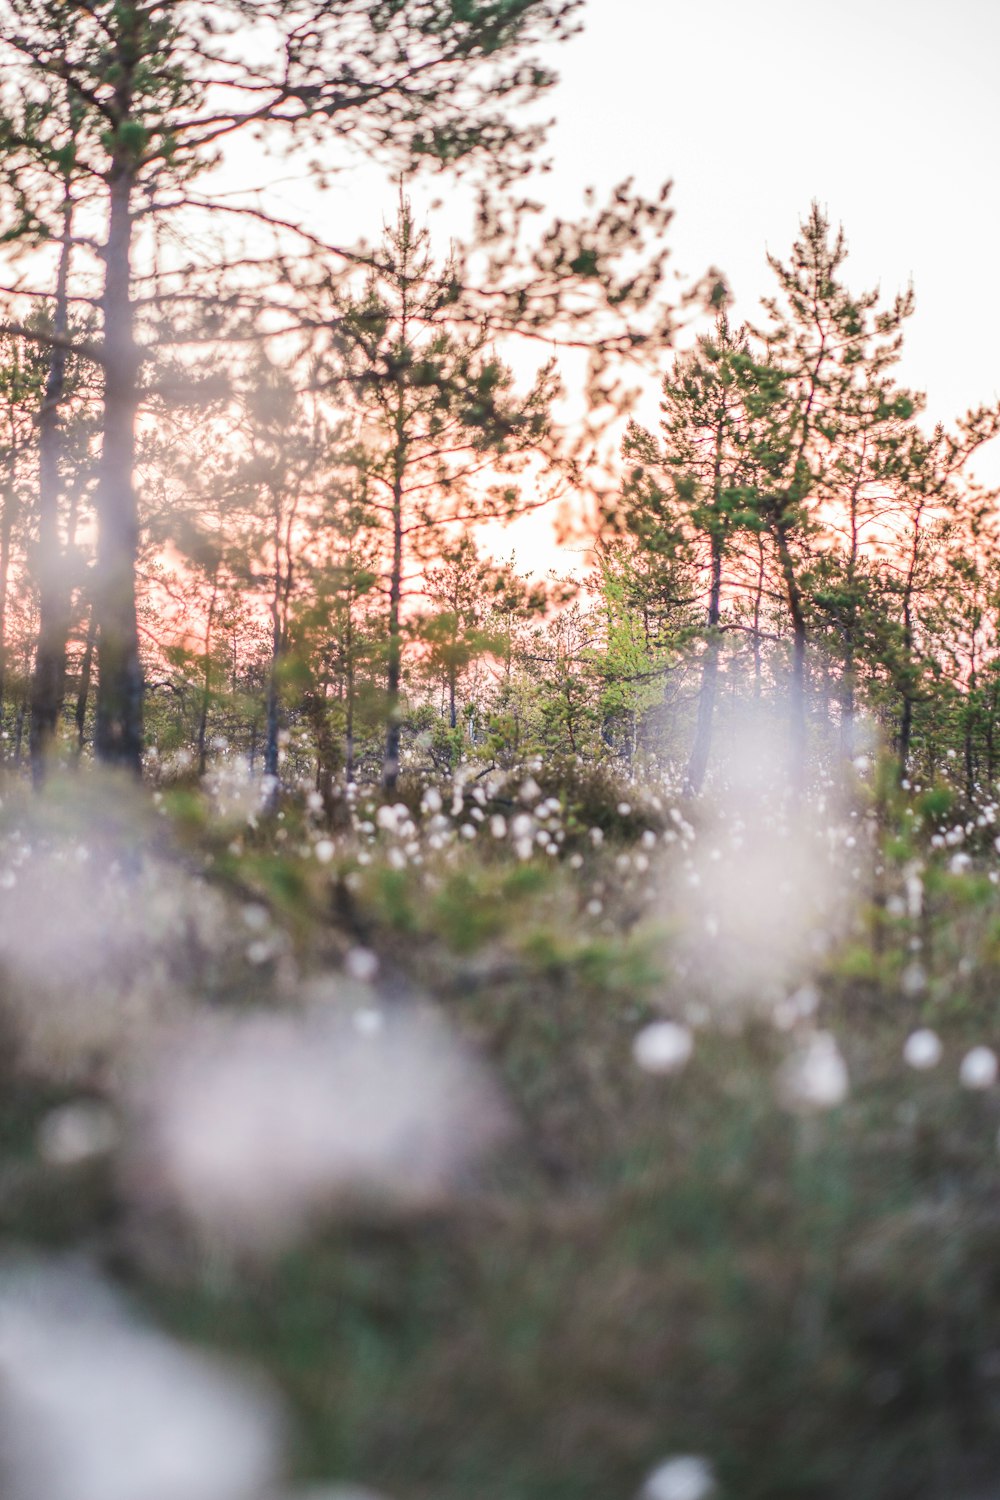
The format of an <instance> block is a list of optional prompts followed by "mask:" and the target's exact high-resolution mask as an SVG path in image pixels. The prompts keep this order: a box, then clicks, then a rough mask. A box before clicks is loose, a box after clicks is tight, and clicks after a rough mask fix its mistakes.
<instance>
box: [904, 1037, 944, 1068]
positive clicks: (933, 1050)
mask: <svg viewBox="0 0 1000 1500" xmlns="http://www.w3.org/2000/svg"><path fill="white" fill-rule="evenodd" d="M942 1051H943V1049H942V1046H941V1038H940V1037H939V1036H938V1034H937V1032H936V1031H931V1030H929V1028H928V1027H926V1026H923V1027H921V1028H920V1030H919V1031H913V1032H911V1033H910V1035H909V1036H908V1037H907V1038H906V1042H905V1044H904V1046H903V1061H904V1062H906V1063H908V1064H909V1065H910V1067H911V1068H917V1069H919V1070H921V1071H923V1070H925V1069H927V1068H936V1067H937V1065H938V1063H939V1062H940V1061H941V1053H942Z"/></svg>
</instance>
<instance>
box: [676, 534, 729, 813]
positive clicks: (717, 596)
mask: <svg viewBox="0 0 1000 1500" xmlns="http://www.w3.org/2000/svg"><path fill="white" fill-rule="evenodd" d="M721 615H722V545H721V542H720V540H719V538H718V537H713V538H712V583H711V588H710V590H709V596H708V635H707V637H706V640H705V655H704V660H703V662H702V668H701V687H700V688H699V690H698V723H697V727H696V729H695V736H694V745H693V747H692V749H691V758H690V760H689V761H688V764H687V771H686V772H685V775H684V790H685V792H686V793H687V794H688V795H689V796H693V795H696V794H697V793H698V792H700V791H701V789H702V786H703V785H704V782H705V772H706V770H707V769H708V757H709V752H710V751H711V748H712V719H713V716H714V714H715V694H716V687H717V684H718V679H719V650H720V641H719V620H720V618H721Z"/></svg>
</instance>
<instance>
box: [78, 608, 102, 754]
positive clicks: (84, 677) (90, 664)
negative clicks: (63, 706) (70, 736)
mask: <svg viewBox="0 0 1000 1500" xmlns="http://www.w3.org/2000/svg"><path fill="white" fill-rule="evenodd" d="M96 644H97V616H96V615H95V613H94V610H93V607H91V611H90V621H89V623H88V626H87V643H86V645H85V646H84V650H83V661H82V663H81V666H80V686H79V689H78V691H77V695H76V712H75V714H74V718H75V720H76V746H77V753H78V754H79V752H80V751H81V750H82V749H83V746H84V741H85V740H86V732H87V700H88V698H89V697H90V677H91V673H92V671H93V669H94V647H95V646H96Z"/></svg>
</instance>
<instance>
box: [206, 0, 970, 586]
mask: <svg viewBox="0 0 1000 1500" xmlns="http://www.w3.org/2000/svg"><path fill="white" fill-rule="evenodd" d="M583 24H584V30H583V33H582V35H580V36H578V37H576V38H574V39H573V40H572V41H570V42H569V43H566V44H563V45H561V46H559V47H553V48H552V49H551V55H550V58H549V59H548V60H550V61H551V62H552V63H553V64H554V66H555V67H556V68H557V70H558V71H559V73H560V75H561V77H560V82H559V84H558V85H557V87H556V88H555V89H554V90H553V91H552V93H551V94H550V95H549V96H548V98H547V100H546V111H547V112H548V113H550V114H552V115H553V116H555V119H556V125H555V127H554V129H553V130H552V132H551V134H550V137H549V142H548V156H549V158H550V160H551V163H552V170H551V172H550V174H549V175H548V176H546V177H545V178H544V179H543V181H544V191H545V193H546V197H547V200H548V203H549V205H550V206H551V208H552V209H553V211H557V212H561V213H565V214H572V213H575V212H577V211H579V209H580V207H581V205H582V195H583V191H584V189H585V188H586V187H588V186H594V187H596V188H597V189H598V191H599V194H600V190H602V189H608V188H610V187H611V186H613V185H614V184H616V183H618V182H619V181H621V180H622V179H623V178H625V177H633V178H634V179H635V182H636V185H637V187H638V188H640V189H643V190H645V191H648V192H649V193H650V194H653V193H655V192H656V191H657V190H658V188H659V186H660V184H661V183H662V182H664V181H665V180H667V179H670V180H671V181H672V183H673V190H672V202H673V205H674V209H675V218H674V221H673V225H672V228H671V232H670V247H671V266H672V269H673V271H674V272H675V273H677V274H678V276H679V277H681V278H682V279H683V280H686V281H689V282H690V281H693V280H695V279H696V278H697V277H699V276H700V275H701V274H702V273H703V272H705V271H706V270H707V269H708V268H709V266H712V265H715V266H718V267H719V268H720V269H721V270H722V271H723V272H724V274H725V276H726V278H727V280H728V282H729V285H730V287H731V289H732V291H733V293H734V296H735V308H734V312H735V316H736V317H737V318H738V319H739V318H743V317H749V318H753V316H754V315H755V313H756V311H757V308H758V305H759V299H760V297H761V295H762V294H765V293H766V292H767V291H769V290H770V287H771V273H770V271H769V269H768V266H767V262H766V252H767V251H768V250H770V251H771V252H772V253H774V254H777V255H778V256H779V257H782V258H784V257H785V256H786V255H787V252H788V250H789V249H790V247H791V244H792V242H793V240H794V238H795V236H796V232H797V228H798V225H799V222H800V220H801V219H802V218H803V217H804V216H805V215H806V213H807V212H808V209H809V205H810V202H811V201H812V199H814V198H815V199H816V200H817V201H818V202H819V204H820V205H821V207H822V208H823V209H824V210H825V211H826V212H827V214H828V215H829V217H830V218H831V219H832V221H833V222H834V223H842V224H843V226H844V228H845V231H846V234H847V240H848V246H849V251H850V256H849V260H848V263H847V268H846V277H847V280H848V282H849V284H851V285H852V286H853V287H855V288H856V289H857V290H859V291H860V290H867V289H869V288H870V287H873V286H876V285H878V286H880V287H881V288H882V291H883V293H884V294H885V296H886V298H887V299H891V298H892V297H893V296H894V295H895V293H896V292H897V291H900V290H903V289H904V288H905V287H906V286H907V285H908V284H909V283H910V282H912V283H913V285H914V288H915V291H916V312H915V314H914V316H913V318H912V319H911V320H910V323H909V325H908V329H907V337H906V349H905V354H904V359H903V362H902V364H901V366H900V371H899V374H900V379H901V380H902V381H904V382H906V383H908V384H910V385H911V386H914V387H916V388H917V389H919V390H924V391H926V393H927V398H928V414H929V416H930V417H931V418H932V419H934V420H944V421H948V420H949V419H951V418H953V417H955V416H957V415H959V414H960V413H961V412H963V411H965V410H966V409H967V408H968V407H970V406H973V405H977V404H979V403H981V402H984V401H987V402H988V401H991V400H995V399H996V398H997V397H998V396H1000V283H998V280H997V277H996V274H995V267H996V264H997V262H998V259H1000V257H998V248H1000V192H998V191H997V188H996V186H995V183H996V174H997V167H996V161H995V153H996V150H997V146H998V144H1000V89H998V88H997V85H996V81H995V70H996V60H997V58H998V57H1000V5H997V4H996V3H995V0H953V3H952V4H951V5H950V6H948V7H947V9H946V8H945V7H944V6H943V4H942V3H941V0H867V3H863V0H839V3H838V4H837V5H836V6H833V5H822V4H817V3H815V0H812V3H809V0H715V3H713V4H706V3H700V4H699V3H696V0H588V3H587V4H586V5H585V7H584V11H583ZM242 149H243V150H244V151H247V152H248V154H247V155H246V156H245V157H244V158H243V160H242V163H241V162H240V161H239V160H238V159H234V160H231V161H230V163H229V165H228V167H227V171H228V172H229V173H230V174H231V181H232V182H233V183H236V182H237V181H238V180H239V179H240V178H241V177H243V180H247V177H246V175H245V174H249V177H250V179H253V178H254V177H255V176H256V178H257V180H259V174H260V172H261V170H262V167H261V162H260V159H259V157H255V156H254V155H253V153H252V150H251V149H248V147H247V146H244V147H243V148H242ZM438 191H440V185H439V184H437V185H435V187H434V188H433V189H432V190H430V194H431V196H433V194H434V193H436V192H438ZM277 192H278V195H279V196H283V199H284V206H285V207H286V208H287V209H289V210H291V211H292V212H296V211H298V212H301V211H302V209H303V207H306V209H307V213H308V214H309V215H312V216H314V217H315V218H316V219H317V220H318V221H319V222H318V223H317V228H318V229H320V231H321V232H325V233H327V234H329V235H330V237H331V238H333V239H335V240H339V241H341V242H343V241H344V240H346V239H350V238H352V237H353V236H355V235H366V236H367V237H369V238H372V237H374V235H375V234H377V232H378V228H379V225H380V223H381V222H382V220H383V219H384V218H386V217H388V216H391V214H392V211H393V202H394V188H393V187H392V185H391V183H390V182H389V180H388V178H387V177H385V176H384V175H383V174H382V173H381V172H380V171H379V170H378V169H377V168H374V167H372V166H370V165H368V166H365V165H359V166H356V167H355V168H353V169H351V170H349V171H345V172H344V173H343V174H342V175H340V176H338V177H336V178H335V179H334V184H333V186H332V188H331V189H330V190H329V191H328V192H327V193H325V194H323V195H322V196H314V195H313V193H312V192H311V189H310V188H309V186H308V185H307V184H304V183H302V182H301V181H289V182H288V183H287V184H286V185H284V186H281V187H279V188H278V189H277ZM415 197H416V199H417V202H418V205H419V203H420V200H421V198H422V197H423V198H424V201H429V200H428V197H427V195H425V194H422V193H421V191H420V189H419V188H418V189H417V190H416V191H415ZM454 212H455V211H454V208H453V207H452V205H451V204H450V202H449V203H446V207H445V210H444V217H445V221H446V223H447V226H448V227H447V232H448V233H456V232H457V233H461V230H460V229H459V228H458V227H457V226H458V220H457V219H456V218H455V217H454ZM449 215H451V217H450V218H449ZM655 410H656V406H655V384H654V383H650V385H649V388H648V390H647V395H646V397H645V399H644V401H643V404H642V409H641V411H640V415H643V416H645V417H646V419H647V420H655ZM994 449H1000V444H995V445H994ZM977 472H978V474H979V476H980V477H981V478H982V479H983V480H984V481H986V482H988V483H990V484H998V485H1000V451H987V452H985V453H984V454H983V455H982V457H981V459H980V461H979V464H978V469H977ZM510 535H511V537H512V539H513V545H516V547H517V549H518V551H519V554H520V555H522V556H524V557H525V558H526V560H527V557H528V555H529V554H530V558H531V561H532V562H533V563H534V564H536V565H537V564H538V563H539V562H541V561H543V560H546V561H547V562H549V563H555V564H557V565H560V566H561V565H562V564H563V563H564V562H565V563H566V564H567V565H572V559H571V558H569V557H565V558H564V557H562V556H560V554H559V553H558V552H557V551H556V550H554V548H553V543H552V540H551V522H550V521H549V520H547V519H545V518H544V517H535V518H533V519H531V520H530V521H525V522H523V523H519V525H518V526H517V527H515V528H514V530H513V531H512V532H511V533H510ZM498 545H499V549H500V550H503V551H505V552H509V550H510V546H509V545H508V544H507V543H506V542H500V543H499V544H498Z"/></svg>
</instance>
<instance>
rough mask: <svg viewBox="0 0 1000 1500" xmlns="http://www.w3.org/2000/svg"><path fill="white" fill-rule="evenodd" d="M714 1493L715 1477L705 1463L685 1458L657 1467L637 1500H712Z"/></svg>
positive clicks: (692, 1457)
mask: <svg viewBox="0 0 1000 1500" xmlns="http://www.w3.org/2000/svg"><path fill="white" fill-rule="evenodd" d="M715 1493H716V1485H715V1476H714V1474H713V1473H712V1466H711V1464H710V1463H709V1462H708V1460H707V1459H705V1458H698V1457H697V1456H695V1455H694V1454H684V1455H682V1456H680V1457H678V1458H668V1459H667V1460H666V1461H665V1462H664V1463H662V1464H659V1465H658V1466H657V1468H655V1469H654V1470H653V1472H652V1473H651V1474H650V1475H649V1476H648V1477H647V1479H646V1481H645V1483H644V1484H643V1486H642V1489H641V1490H640V1491H639V1494H638V1497H637V1500H711V1497H712V1496H713V1495H714V1494H715Z"/></svg>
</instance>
